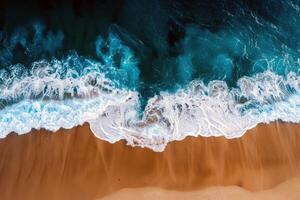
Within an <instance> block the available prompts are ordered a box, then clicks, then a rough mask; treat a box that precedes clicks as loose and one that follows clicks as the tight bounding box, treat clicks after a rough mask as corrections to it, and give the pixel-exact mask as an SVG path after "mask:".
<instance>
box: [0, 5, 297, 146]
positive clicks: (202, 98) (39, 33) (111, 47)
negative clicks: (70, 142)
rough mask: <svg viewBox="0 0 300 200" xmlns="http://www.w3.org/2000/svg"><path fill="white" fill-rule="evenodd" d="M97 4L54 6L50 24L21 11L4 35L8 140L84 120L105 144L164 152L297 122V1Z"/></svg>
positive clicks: (0, 84)
mask: <svg viewBox="0 0 300 200" xmlns="http://www.w3.org/2000/svg"><path fill="white" fill-rule="evenodd" d="M92 7H93V8H94V9H92ZM92 7H89V4H87V5H85V4H83V5H81V6H80V9H79V11H78V12H79V14H78V13H77V10H76V7H75V8H74V7H73V8H72V9H70V8H69V7H68V6H66V5H61V6H60V5H58V6H56V7H55V6H54V9H52V10H51V12H50V11H49V12H50V14H49V16H48V17H47V21H45V19H44V17H43V16H35V15H34V14H31V15H30V14H28V13H35V12H29V11H28V10H26V9H25V11H24V13H25V14H23V15H24V16H26V17H24V16H23V17H22V19H23V18H26V19H27V18H28V19H27V20H25V22H24V20H20V19H19V18H18V17H15V18H14V17H11V19H10V20H11V23H6V25H4V26H3V29H2V31H1V33H0V41H1V49H0V66H1V68H0V108H1V110H0V135H1V137H5V136H6V135H7V134H9V133H10V132H17V133H18V134H25V133H27V132H29V131H30V130H31V129H32V128H35V129H40V128H46V129H49V130H52V131H55V130H58V129H59V128H61V127H63V128H72V127H74V126H76V125H80V124H83V123H84V122H88V123H90V125H91V129H92V131H93V132H94V134H95V135H96V136H97V137H99V138H101V139H104V140H107V141H110V142H115V141H118V140H120V139H125V140H127V142H128V144H129V145H132V146H136V145H137V146H144V147H149V148H152V149H154V150H156V151H162V150H163V149H164V147H165V146H166V144H167V143H168V142H169V141H173V140H181V139H183V138H184V137H186V136H188V135H192V136H198V135H202V136H225V137H228V138H233V137H239V136H241V135H243V133H244V132H245V131H246V130H247V129H249V128H252V127H254V126H256V125H257V124H258V123H269V122H271V121H274V120H283V121H288V122H295V123H298V122H299V121H300V96H299V92H300V77H299V75H300V74H299V73H300V71H299V69H300V68H299V65H300V52H299V51H300V42H299V40H298V38H300V29H299V25H300V15H299V12H300V2H299V1H293V0H289V1H283V0H282V1H280V0H277V1H275V0H274V1H271V0H269V1H267V0H265V1H225V0H223V1H190V2H188V3H187V2H182V1H151V2H149V1H118V2H117V1H116V2H115V4H112V3H108V2H106V3H105V2H104V3H103V2H94V3H93V6H92ZM95 8H98V9H99V12H96V10H95ZM10 9H14V6H11V7H9V6H8V8H7V9H6V10H8V11H7V12H9V11H12V10H10ZM36 9H39V8H36ZM74 10H75V11H74ZM72 11H74V13H72ZM100 11H103V12H100ZM99 13H100V14H99ZM20 15H22V14H20ZM77 15H79V16H77ZM58 18H59V19H60V20H57V19H58ZM9 22H10V21H9ZM46 22H47V23H46ZM12 24H13V25H12Z"/></svg>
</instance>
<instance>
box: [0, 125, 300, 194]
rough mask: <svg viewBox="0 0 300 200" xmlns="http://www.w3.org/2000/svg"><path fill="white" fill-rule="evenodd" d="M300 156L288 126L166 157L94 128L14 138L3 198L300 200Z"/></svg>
mask: <svg viewBox="0 0 300 200" xmlns="http://www.w3.org/2000/svg"><path fill="white" fill-rule="evenodd" d="M299 155H300V125H295V124H285V123H273V124H271V125H259V126H258V127H257V128H255V129H253V130H250V131H248V133H247V134H246V135H244V136H243V137H241V138H237V139H231V140H228V139H225V138H223V137H218V138H214V137H210V138H203V137H198V138H192V137H189V138H186V139H185V140H183V141H178V142H172V143H170V144H169V145H168V147H167V148H166V150H165V151H164V152H162V153H155V152H153V151H151V150H149V149H143V148H132V147H129V146H127V145H126V144H125V143H124V142H123V141H121V142H118V143H115V144H109V143H107V142H104V141H101V140H99V139H97V138H96V137H95V136H94V135H92V134H91V133H90V130H89V127H88V125H84V126H82V127H77V128H73V129H71V130H60V131H58V132H57V133H50V132H47V131H33V132H32V133H30V134H26V135H22V136H17V135H16V134H10V135H9V136H8V137H7V138H5V139H1V140H0V194H1V199H22V200H26V199H31V200H32V199H46V200H47V199H49V200H50V199H72V200H74V199H81V200H82V199H99V198H102V197H104V198H108V199H114V197H115V198H116V199H120V198H121V199H125V197H126V195H128V194H129V195H132V194H133V192H134V194H135V193H136V194H137V195H139V196H142V194H149V193H150V194H157V195H165V196H166V194H168V195H167V196H172V195H175V194H176V195H177V193H180V194H181V195H183V196H182V197H183V198H189V199H192V197H195V198H196V199H216V198H218V199H233V198H232V196H230V194H232V195H234V196H237V197H244V198H245V199H253V198H254V197H255V198H254V199H256V196H255V195H258V197H260V196H262V198H263V197H266V196H264V195H267V196H268V195H269V196H270V195H271V197H272V196H273V197H274V196H276V197H278V198H279V199H280V195H284V194H287V193H288V194H290V195H295V196H294V197H298V198H296V199H300V194H299V186H298V185H300V184H299V183H300V181H299V179H298V178H295V177H297V176H299V175H300V156H299ZM286 181H287V182H286ZM297 183H298V184H297ZM287 185H288V186H287ZM223 186H226V187H223ZM235 193H236V194H235ZM205 194H207V195H210V194H215V196H214V195H212V196H204V197H203V198H202V196H201V195H205ZM224 194H228V195H229V196H228V197H226V195H224ZM120 195H121V196H120ZM239 195H240V196H239ZM251 195H252V196H251ZM253 195H254V196H253ZM269 196H268V198H271V197H269ZM220 197H222V198H220ZM258 197H257V198H258ZM281 197H282V196H281ZM158 198H162V199H163V198H164V196H158ZM129 199H130V198H129ZM131 199H132V198H131ZM140 199H141V198H140ZM145 199H147V198H145ZM148 199H149V198H148ZM165 199H167V198H165ZM238 199H241V198H238ZM271 199H272V198H271ZM291 199H292V197H291ZM294 199H295V198H294Z"/></svg>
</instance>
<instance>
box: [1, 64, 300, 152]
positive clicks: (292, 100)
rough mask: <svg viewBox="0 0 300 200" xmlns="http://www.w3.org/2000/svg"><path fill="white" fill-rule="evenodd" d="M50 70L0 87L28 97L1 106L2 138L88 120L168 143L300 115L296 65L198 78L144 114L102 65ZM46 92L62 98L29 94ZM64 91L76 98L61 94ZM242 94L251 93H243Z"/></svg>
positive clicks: (98, 130) (107, 131)
mask: <svg viewBox="0 0 300 200" xmlns="http://www.w3.org/2000/svg"><path fill="white" fill-rule="evenodd" d="M37 71H39V70H37ZM44 72H45V71H44ZM54 74H56V73H54ZM50 75H51V74H50ZM50 75H49V74H47V75H45V74H44V75H41V74H36V75H32V74H31V75H28V76H27V77H26V76H25V77H22V78H20V79H19V80H17V81H13V82H10V85H9V87H8V86H7V85H6V87H7V88H4V87H3V88H1V92H0V94H1V97H2V98H4V97H5V98H6V99H18V98H19V96H20V94H22V93H23V94H22V97H23V98H24V97H25V98H24V99H23V100H20V101H19V102H16V103H14V104H12V105H9V106H5V107H4V108H3V109H2V110H0V137H1V138H4V137H6V136H7V135H8V134H9V133H11V132H16V133H18V134H25V133H28V132H29V131H30V130H31V129H32V128H34V129H41V128H45V129H48V130H51V131H56V130H58V129H59V128H68V129H69V128H72V127H74V126H77V125H82V124H83V123H84V122H88V123H89V124H90V127H91V130H92V132H93V133H94V134H95V136H97V137H98V138H100V139H103V140H106V141H109V142H111V143H114V142H116V141H119V140H121V139H125V140H126V141H127V143H128V145H132V146H141V147H148V148H151V149H153V150H154V151H163V150H164V148H165V147H166V145H167V143H168V142H170V141H174V140H182V139H183V138H185V137H186V136H205V137H209V136H225V137H227V138H234V137H240V136H242V135H243V134H244V133H245V131H246V130H248V129H250V128H252V127H254V126H256V125H257V124H258V123H269V122H271V121H274V120H278V119H281V120H283V121H287V122H295V123H298V122H300V95H299V94H300V78H299V77H298V76H297V75H296V74H295V73H292V72H291V73H289V74H288V75H287V76H286V77H282V76H279V75H275V74H274V73H272V72H270V71H265V72H263V73H260V74H257V75H255V76H253V77H243V78H241V79H240V80H239V81H238V88H233V89H231V90H229V89H228V87H227V85H226V83H225V82H223V81H211V82H210V83H209V84H208V85H205V84H203V83H202V82H201V81H193V82H191V83H190V84H189V85H188V86H187V87H186V88H182V89H180V90H178V91H177V92H176V93H167V92H161V93H160V94H159V95H157V96H154V97H152V98H150V99H149V101H148V103H147V106H146V108H145V110H144V113H143V116H142V117H139V116H140V115H139V112H140V111H139V108H140V100H139V94H138V92H136V91H134V90H128V89H116V88H115V87H113V85H114V84H113V83H112V82H111V81H110V80H108V79H107V78H105V76H104V75H103V74H101V73H95V71H90V72H89V73H85V74H84V75H83V76H77V77H76V78H72V76H68V78H64V79H61V77H58V76H57V75H52V76H50ZM91 80H93V82H94V83H93V84H91ZM95 83H96V84H95ZM46 86H47V87H46ZM45 88H47V89H45ZM74 88H76V95H75V94H72V91H74ZM41 93H43V95H44V96H47V97H51V94H56V96H58V97H59V100H53V99H52V100H51V98H50V100H45V99H44V100H43V99H42V98H38V99H31V98H30V97H32V96H38V95H39V94H41ZM66 93H67V94H71V95H70V96H71V97H72V98H66V99H64V98H63V94H66ZM45 94H46V95H45ZM242 96H243V98H244V99H246V100H243V101H242V100H239V99H241V97H242Z"/></svg>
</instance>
